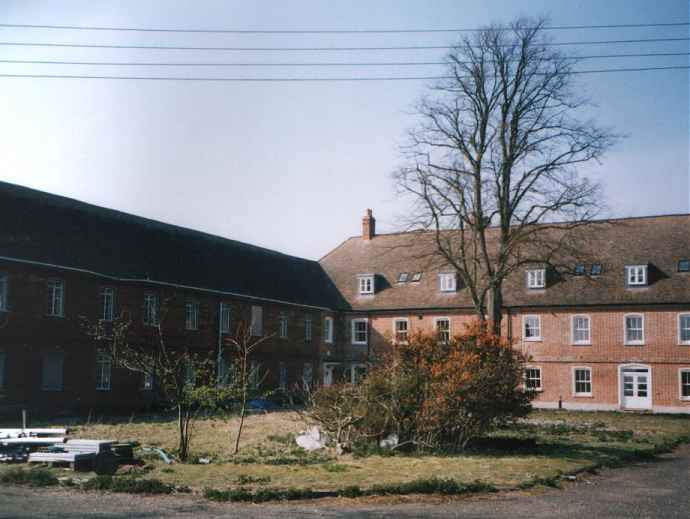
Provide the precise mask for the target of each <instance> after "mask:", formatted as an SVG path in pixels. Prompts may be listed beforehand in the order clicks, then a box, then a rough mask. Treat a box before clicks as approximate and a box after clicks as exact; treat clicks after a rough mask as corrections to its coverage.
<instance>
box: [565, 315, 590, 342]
mask: <svg viewBox="0 0 690 519" xmlns="http://www.w3.org/2000/svg"><path fill="white" fill-rule="evenodd" d="M578 319H586V320H587V339H583V340H577V334H576V333H575V332H576V331H577V330H576V329H575V323H576V321H577V320H578ZM570 342H571V344H575V345H589V344H592V318H591V317H590V316H589V315H587V314H575V315H573V316H571V317H570Z"/></svg>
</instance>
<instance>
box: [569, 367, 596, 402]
mask: <svg viewBox="0 0 690 519" xmlns="http://www.w3.org/2000/svg"><path fill="white" fill-rule="evenodd" d="M573 382H574V393H575V396H591V395H592V370H591V369H590V368H575V369H574V370H573Z"/></svg>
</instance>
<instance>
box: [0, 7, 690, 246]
mask: <svg viewBox="0 0 690 519" xmlns="http://www.w3.org/2000/svg"><path fill="white" fill-rule="evenodd" d="M688 9H689V8H688V2H687V0H664V1H660V2H652V1H647V0H635V1H632V0H615V1H614V0H607V1H606V2H603V1H601V0H580V1H575V0H569V1H552V0H541V1H538V0H520V1H518V0H503V1H501V0H473V1H458V0H445V1H435V2H425V1H400V0H389V1H373V0H361V1H353V0H350V1H342V2H333V1H326V0H324V1H299V0H291V1H289V2H285V1H279V0H276V1H274V2H269V1H253V2H249V1H246V0H245V1H229V0H223V1H210V0H209V1H201V0H197V1H181V0H178V1H175V2H168V1H163V0H159V1H141V0H131V1H124V0H120V1H117V2H113V1H110V2H97V1H93V0H84V1H44V2H38V1H30V0H21V1H19V0H18V1H10V0H3V1H2V2H1V3H0V23H17V24H57V25H91V26H120V27H168V28H232V29H269V30H271V29H307V30H318V29H398V28H405V29H413V28H414V29H418V28H456V27H457V28H460V27H466V28H475V27H480V26H482V25H485V24H488V23H492V22H496V23H504V22H509V21H510V20H512V19H513V18H514V17H516V16H519V15H528V16H537V15H549V16H550V17H551V24H552V25H578V24H585V25H593V24H623V23H651V22H659V23H663V22H673V21H680V22H687V21H688V19H689V14H688ZM551 35H552V36H553V37H554V38H555V39H556V40H558V41H584V40H589V41H591V40H614V39H617V40H620V39H640V38H671V37H678V38H683V37H687V36H688V27H687V26H685V27H666V28H636V29H614V30H611V29H597V30H569V31H553V32H552V33H551ZM455 37H456V36H455V35H453V34H448V33H434V34H359V35H343V34H326V35H324V34H314V35H304V34H302V35H294V34H283V35H265V34H263V35H261V34H259V35H257V34H243V35H233V34H198V33H197V34H177V33H138V32H101V31H74V30H50V29H25V28H22V29H17V28H0V41H4V42H12V41H14V42H20V41H22V42H50V43H101V44H120V45H137V44H139V45H178V46H233V45H235V46H244V47H247V46H274V47H276V46H278V47H301V46H322V47H324V46H337V47H348V46H360V47H361V46H396V45H397V46H400V45H447V44H451V43H453V42H454V38H455ZM568 49H569V50H571V51H573V52H576V53H579V54H580V55H591V54H613V53H646V52H687V51H688V41H674V42H655V43H635V44H630V43H627V44H608V45H588V46H579V47H568ZM442 57H443V51H442V50H423V51H420V50H407V51H377V52H372V51H368V52H364V51H356V52H228V51H223V52H208V51H206V52H197V51H171V50H142V49H138V50H134V49H76V48H59V47H52V48H51V47H25V46H3V45H0V59H4V60H9V59H14V60H18V59H33V60H85V61H167V62H200V61H206V62H209V61H216V62H218V61H221V62H233V61H234V62H247V61H250V62H273V63H275V62H305V61H311V62H314V61H334V62H337V61H340V62H348V61H349V62H352V61H358V62H361V61H377V60H384V61H410V60H413V61H420V60H421V61H424V60H427V61H428V60H431V61H438V60H439V59H440V58H442ZM669 65H688V56H676V57H655V58H651V57H650V58H616V59H597V60H590V61H587V62H586V63H583V64H582V65H581V68H591V69H598V68H626V67H649V66H669ZM0 73H5V74H82V75H84V74H86V75H98V74H100V75H149V76H151V75H161V76H162V75H176V76H225V77H342V76H346V77H354V76H359V77H362V76H391V75H436V74H439V73H442V69H440V68H439V67H437V66H423V67H394V68H392V67H362V66H358V67H331V68H316V67H311V68H306V67H300V68H296V67H270V68H269V67H265V68H252V67H226V68H219V67H165V68H164V67H158V68H156V67H152V66H147V67H142V66H139V67H134V66H131V67H122V66H120V67H116V66H100V67H96V66H78V65H70V66H66V65H35V64H32V65H27V64H7V63H5V64H0ZM579 80H580V85H581V88H582V89H583V90H584V91H585V92H587V93H588V94H589V96H590V97H591V98H592V99H593V101H595V102H596V103H597V104H598V108H597V110H596V115H597V117H598V120H599V122H600V123H601V124H603V125H607V126H611V127H613V128H615V129H616V130H617V131H619V132H622V133H625V134H627V138H626V139H625V140H624V141H623V142H622V143H620V144H619V145H618V146H617V147H616V148H615V149H614V150H613V151H612V152H611V153H610V154H609V155H608V156H607V157H606V158H605V160H604V162H603V164H601V165H598V166H596V167H592V168H588V174H591V175H592V176H594V177H595V178H597V179H600V180H602V181H603V183H604V185H605V188H606V192H607V203H608V206H609V208H610V215H612V216H629V215H644V214H666V213H678V212H688V211H689V205H690V181H689V178H688V177H689V164H688V160H689V149H688V148H689V144H688V141H689V138H690V137H689V136H690V132H689V129H688V120H689V115H690V108H689V103H688V97H689V83H690V82H689V75H688V71H687V70H672V71H655V72H629V73H616V74H592V75H582V76H580V77H579ZM423 90H424V82H423V81H381V82H373V81H372V82H314V83H308V82H307V83H278V82H270V83H229V82H214V83H211V82H172V81H170V82H167V81H166V82H163V81H123V80H101V79H89V80H83V79H81V80H80V79H26V78H20V79H17V78H1V77H0V161H1V162H0V165H1V166H0V180H5V181H8V182H14V183H18V184H22V185H25V186H29V187H34V188H38V189H42V190H45V191H49V192H52V193H57V194H61V195H66V196H70V197H74V198H78V199H81V200H85V201H88V202H91V203H94V204H98V205H103V206H107V207H112V208H115V209H119V210H122V211H127V212H131V213H135V214H138V215H142V216H146V217H149V218H154V219H159V220H163V221H165V222H170V223H175V224H178V225H182V226H186V227H192V228H195V229H199V230H204V231H207V232H211V233H214V234H219V235H222V236H225V237H229V238H233V239H237V240H242V241H246V242H249V243H254V244H257V245H262V246H266V247H270V248H273V249H276V250H279V251H282V252H286V253H290V254H295V255H299V256H304V257H308V258H314V259H317V258H319V257H321V256H322V255H324V254H325V253H327V252H328V251H329V250H330V249H332V248H333V247H335V246H336V245H338V243H340V242H341V241H342V240H344V239H345V238H347V237H348V236H351V235H354V234H358V233H359V232H360V222H361V217H362V215H363V213H364V211H365V209H366V208H368V207H370V208H372V209H373V210H374V214H375V216H376V217H377V219H378V229H379V230H380V231H392V230H396V225H397V222H398V221H399V219H398V217H399V215H401V214H403V213H404V211H405V205H404V203H403V202H402V201H401V200H399V199H396V196H395V191H394V186H393V183H392V180H391V172H392V171H393V170H394V168H395V167H396V165H397V164H398V161H399V153H398V146H399V144H400V143H401V142H402V136H403V132H404V130H405V129H406V128H407V127H409V126H411V125H412V124H413V122H414V119H413V118H412V117H411V116H410V114H409V109H410V107H411V105H412V104H413V102H414V101H415V99H416V98H417V97H418V96H419V95H420V94H421V93H423Z"/></svg>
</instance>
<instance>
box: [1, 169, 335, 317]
mask: <svg viewBox="0 0 690 519" xmlns="http://www.w3.org/2000/svg"><path fill="white" fill-rule="evenodd" d="M0 222H2V223H1V224H0V256H5V257H10V258H16V259H22V260H29V261H35V262H41V263H48V264H53V265H59V266H64V267H71V268H78V269H84V270H89V271H93V272H97V273H99V274H104V275H108V276H112V277H116V278H125V279H137V280H152V281H156V282H163V283H172V284H177V285H185V286H190V287H195V288H202V289H209V290H216V291H222V292H231V293H235V294H240V295H246V296H252V297H258V298H265V299H272V300H278V301H285V302H290V303H295V304H302V305H310V306H319V307H326V308H335V307H339V306H341V305H342V304H343V302H342V300H341V298H340V296H339V295H338V292H337V290H336V289H335V287H334V286H333V284H332V282H331V281H330V279H329V278H328V276H327V275H326V274H325V272H324V271H323V269H322V268H321V266H320V265H319V263H318V262H316V261H311V260H306V259H302V258H297V257H294V256H289V255H286V254H281V253H279V252H275V251H272V250H268V249H264V248H261V247H257V246H254V245H249V244H247V243H242V242H239V241H234V240H229V239H225V238H221V237H218V236H213V235H210V234H206V233H203V232H199V231H194V230H190V229H185V228H182V227H177V226H174V225H168V224H165V223H161V222H158V221H154V220H148V219H146V218H141V217H138V216H134V215H131V214H127V213H123V212H119V211H115V210H111V209H105V208H103V207H98V206H95V205H91V204H86V203H83V202H79V201H77V200H73V199H70V198H64V197H60V196H56V195H51V194H48V193H44V192H41V191H36V190H33V189H28V188H25V187H21V186H17V185H14V184H9V183H5V182H0Z"/></svg>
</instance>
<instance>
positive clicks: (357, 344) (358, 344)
mask: <svg viewBox="0 0 690 519" xmlns="http://www.w3.org/2000/svg"><path fill="white" fill-rule="evenodd" d="M352 345H353V346H366V345H367V343H366V342H353V343H352Z"/></svg>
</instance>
